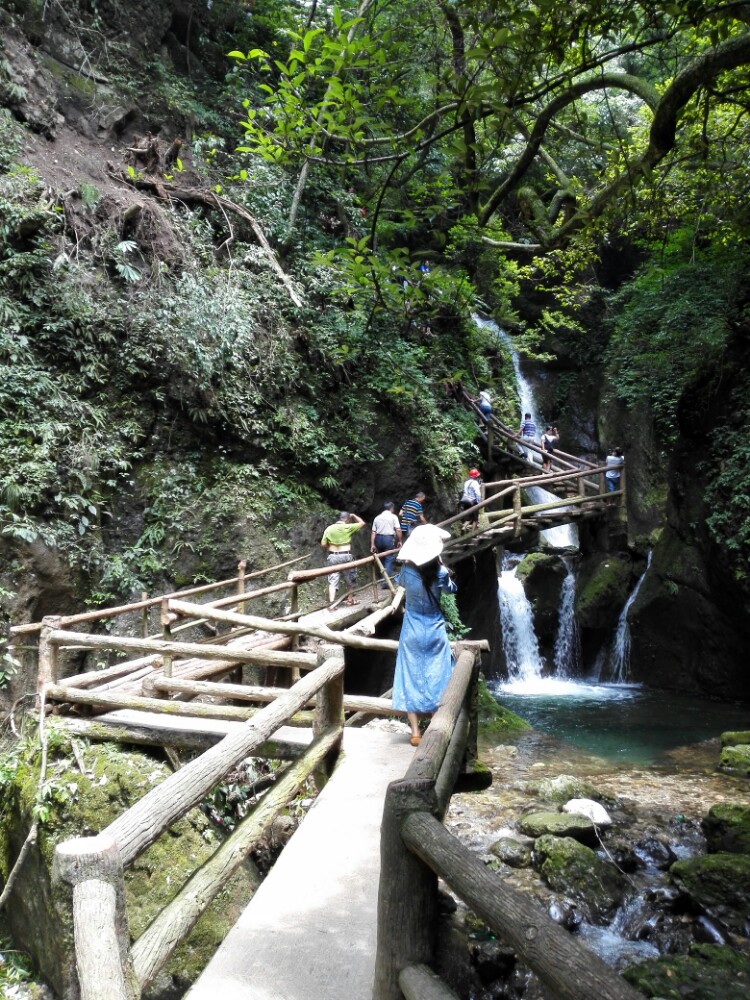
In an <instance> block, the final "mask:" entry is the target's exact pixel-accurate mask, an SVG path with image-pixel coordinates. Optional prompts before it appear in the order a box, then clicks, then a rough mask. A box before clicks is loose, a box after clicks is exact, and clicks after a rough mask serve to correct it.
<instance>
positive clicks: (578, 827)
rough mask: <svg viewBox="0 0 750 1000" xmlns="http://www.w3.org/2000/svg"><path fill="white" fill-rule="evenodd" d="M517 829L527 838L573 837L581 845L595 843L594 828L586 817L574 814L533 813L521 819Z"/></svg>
mask: <svg viewBox="0 0 750 1000" xmlns="http://www.w3.org/2000/svg"><path fill="white" fill-rule="evenodd" d="M518 829H519V830H520V831H521V833H524V834H526V836H527V837H534V838H536V837H544V836H546V835H547V834H549V835H550V836H552V837H573V839H574V840H578V841H580V842H581V843H582V844H595V843H596V842H597V837H596V827H595V826H594V824H593V823H592V822H591V820H590V819H589V818H588V817H587V816H578V815H576V813H560V812H533V813H527V814H526V815H525V816H523V817H522V818H521V821H520V823H519V824H518Z"/></svg>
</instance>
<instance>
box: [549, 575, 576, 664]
mask: <svg viewBox="0 0 750 1000" xmlns="http://www.w3.org/2000/svg"><path fill="white" fill-rule="evenodd" d="M564 562H565V569H566V571H567V572H566V574H565V579H564V580H563V585H562V592H561V594H560V616H559V619H558V625H557V636H556V638H555V654H554V664H555V676H556V677H571V676H574V675H575V674H576V672H577V670H578V667H579V666H580V661H581V640H580V636H579V634H578V624H577V622H576V616H575V599H576V574H575V568H574V566H573V562H572V560H570V559H565V560H564Z"/></svg>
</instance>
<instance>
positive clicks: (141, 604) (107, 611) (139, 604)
mask: <svg viewBox="0 0 750 1000" xmlns="http://www.w3.org/2000/svg"><path fill="white" fill-rule="evenodd" d="M311 554H312V553H310V552H307V553H306V554H305V555H303V556H297V557H296V558H295V559H287V560H286V562H283V563H277V564H276V565H274V566H267V567H265V568H264V569H258V570H255V571H254V572H252V573H246V574H245V575H244V579H245V580H252V579H255V578H257V577H259V576H265V575H266V574H267V573H273V572H274V571H275V570H279V569H285V568H286V567H287V566H293V565H294V564H295V563H298V562H302V561H303V560H304V559H309V558H310V556H311ZM239 580H240V576H239V575H238V576H233V577H230V578H229V579H228V580H219V581H217V582H216V583H205V584H202V585H201V586H200V587H189V588H188V589H187V590H176V591H174V592H173V593H171V594H161V595H159V596H158V597H149V598H147V599H146V600H142V601H134V602H132V603H131V604H120V605H118V606H117V607H114V608H101V609H100V610H99V611H84V612H81V614H78V615H62V616H61V617H60V625H61V626H64V625H80V624H82V623H83V622H93V621H99V620H100V619H102V618H116V617H117V616H118V615H124V614H130V613H131V612H133V611H141V610H143V609H144V608H153V607H155V606H156V605H157V604H161V602H162V601H163V600H165V599H168V598H171V597H177V598H179V597H191V596H193V595H194V594H205V593H207V592H208V591H210V590H218V589H219V588H220V587H231V586H234V585H235V584H237V583H238V582H239ZM240 600H241V598H240ZM41 627H42V622H28V623H27V624H25V625H12V626H11V628H10V632H11V634H12V635H23V634H24V633H27V632H38V631H39V630H40V629H41Z"/></svg>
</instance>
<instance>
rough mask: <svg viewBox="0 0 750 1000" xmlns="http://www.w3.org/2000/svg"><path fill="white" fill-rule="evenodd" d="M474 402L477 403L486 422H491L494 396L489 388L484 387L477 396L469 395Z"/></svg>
mask: <svg viewBox="0 0 750 1000" xmlns="http://www.w3.org/2000/svg"><path fill="white" fill-rule="evenodd" d="M469 399H470V400H471V401H472V403H476V404H477V406H478V407H479V412H480V413H481V414H482V417H483V418H484V422H485V423H489V419H490V417H491V416H492V396H491V395H490V392H489V390H488V389H482V390H481V391H480V393H479V395H478V396H477V397H474V396H469Z"/></svg>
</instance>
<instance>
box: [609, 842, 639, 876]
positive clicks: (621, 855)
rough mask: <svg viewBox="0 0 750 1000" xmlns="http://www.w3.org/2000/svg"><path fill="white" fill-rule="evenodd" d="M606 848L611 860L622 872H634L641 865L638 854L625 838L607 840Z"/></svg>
mask: <svg viewBox="0 0 750 1000" xmlns="http://www.w3.org/2000/svg"><path fill="white" fill-rule="evenodd" d="M607 850H608V851H609V854H610V857H611V858H612V861H613V862H614V863H615V864H616V865H617V867H618V868H619V869H620V871H623V872H628V873H630V872H634V871H637V869H638V868H640V866H641V862H640V860H639V858H638V855H637V854H636V852H635V849H634V848H633V845H632V844H629V843H628V842H627V841H626V840H608V841H607Z"/></svg>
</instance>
